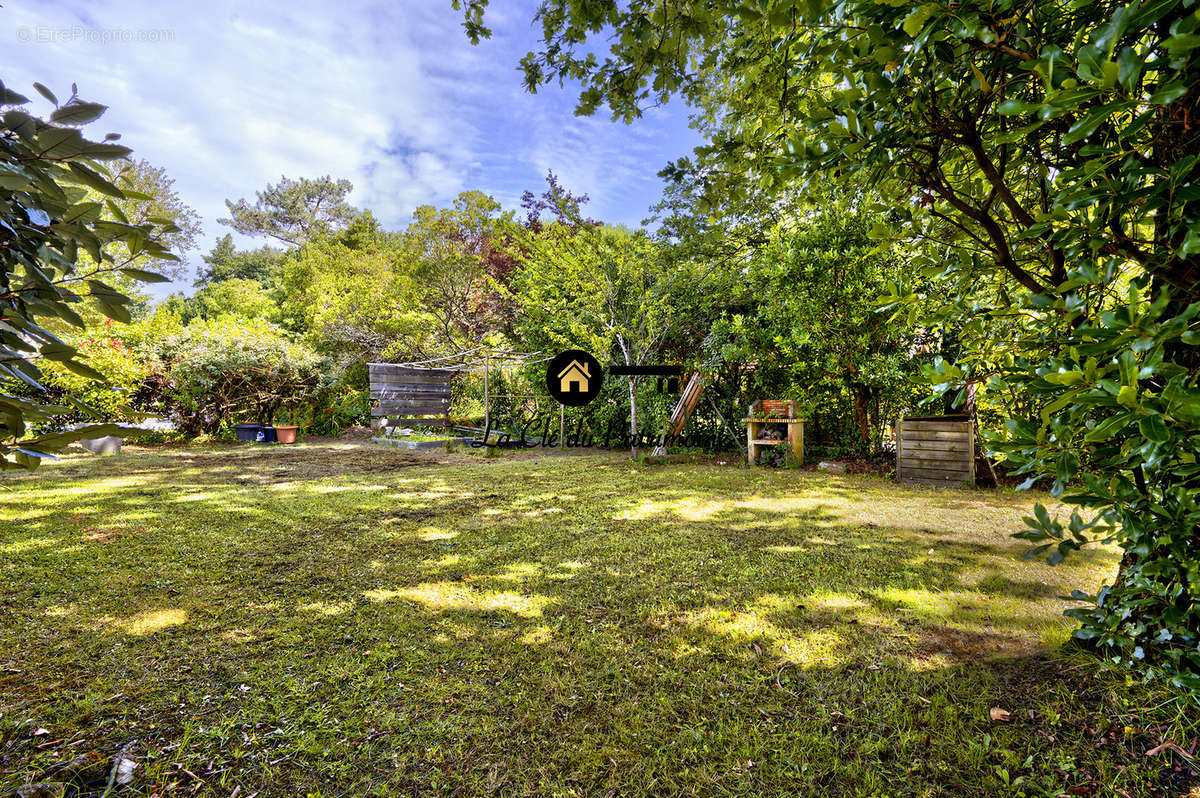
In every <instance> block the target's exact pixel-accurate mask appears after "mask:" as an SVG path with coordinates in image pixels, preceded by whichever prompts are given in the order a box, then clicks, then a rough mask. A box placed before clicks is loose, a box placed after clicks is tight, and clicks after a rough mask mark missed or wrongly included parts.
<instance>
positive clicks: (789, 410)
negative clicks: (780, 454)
mask: <svg viewBox="0 0 1200 798" xmlns="http://www.w3.org/2000/svg"><path fill="white" fill-rule="evenodd" d="M742 421H743V423H745V425H746V462H747V463H749V464H750V465H757V464H758V458H759V455H760V453H761V450H762V449H764V448H766V447H770V446H778V445H779V444H781V443H783V442H784V441H786V442H787V444H788V447H789V448H790V449H791V452H792V457H794V458H795V460H796V464H797V465H800V464H802V463H803V462H804V419H802V418H797V417H796V402H795V401H794V400H792V399H758V400H756V401H755V402H754V403H753V404H751V405H750V410H749V412H748V414H747V417H746V418H744V419H742ZM773 424H786V425H787V437H786V438H784V439H783V440H774V439H772V438H765V437H763V433H764V431H765V430H766V428H767V427H769V426H771V425H773Z"/></svg>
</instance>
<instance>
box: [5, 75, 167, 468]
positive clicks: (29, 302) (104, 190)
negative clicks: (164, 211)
mask: <svg viewBox="0 0 1200 798" xmlns="http://www.w3.org/2000/svg"><path fill="white" fill-rule="evenodd" d="M34 88H35V89H37V91H38V92H39V93H40V94H41V95H42V96H43V97H45V98H46V99H47V100H49V101H50V102H51V103H53V104H54V106H55V110H54V111H52V112H51V114H50V117H49V119H48V120H43V119H40V118H38V117H35V116H33V115H31V114H30V113H28V112H27V111H26V110H24V109H23V108H22V106H24V105H26V104H27V103H28V102H29V100H28V98H27V97H25V96H23V95H21V94H18V93H17V92H15V91H13V90H11V89H9V88H7V87H5V86H3V84H0V107H4V108H5V109H6V110H5V111H4V112H3V114H2V115H0V468H9V467H11V466H13V465H17V466H23V467H26V468H33V467H36V466H37V464H38V463H39V462H40V461H41V459H42V458H45V457H48V456H52V453H53V452H56V451H59V450H60V449H62V448H63V447H64V446H66V445H67V444H68V443H69V442H71V441H73V440H78V439H79V438H82V437H87V436H89V435H96V434H105V429H106V428H105V427H103V426H101V427H96V426H92V427H83V428H79V429H76V430H74V431H71V432H63V433H51V434H41V435H38V434H31V431H30V425H31V424H45V423H49V422H51V421H52V420H53V417H54V416H55V414H57V413H59V412H61V411H62V410H63V408H62V407H59V406H53V405H47V404H45V403H43V402H40V401H38V400H37V399H28V398H23V397H21V396H18V395H17V393H16V391H15V389H14V386H15V385H16V384H22V385H24V386H26V387H28V388H32V389H33V390H34V391H36V392H38V393H43V392H44V391H45V386H43V385H42V384H41V382H40V380H41V378H42V372H41V369H40V368H39V366H38V362H39V361H41V360H43V359H46V360H52V361H57V362H58V363H59V364H61V365H62V366H63V367H64V368H66V369H68V370H70V371H71V372H73V373H75V374H79V375H80V376H82V377H84V378H86V379H89V380H97V381H100V380H103V379H104V375H102V374H101V373H100V372H98V371H96V370H95V369H94V368H92V367H91V366H89V365H87V364H86V363H84V362H83V361H82V359H81V358H80V353H79V350H78V349H76V348H75V347H74V346H71V345H69V344H67V343H66V342H64V340H63V339H62V338H61V337H60V336H59V335H57V334H56V333H55V332H52V331H51V329H50V327H49V324H50V323H51V322H52V321H61V322H65V323H66V324H69V325H73V326H75V327H77V328H82V327H84V320H83V318H82V317H81V315H80V313H79V310H80V309H82V307H81V306H82V304H83V303H84V302H85V301H87V302H90V303H92V304H94V305H95V306H96V307H97V308H98V309H99V310H100V311H101V312H102V313H103V314H104V315H105V316H107V317H108V318H111V319H114V320H117V321H124V322H127V321H129V319H130V313H129V306H130V300H129V298H128V297H126V296H125V295H124V294H122V293H121V292H119V291H118V290H116V289H115V288H114V287H113V285H112V283H113V278H114V277H117V276H121V275H124V276H126V277H130V278H135V279H137V280H142V281H160V280H164V279H165V278H163V277H162V276H161V275H158V274H157V273H154V272H150V271H147V270H145V269H142V268H140V267H139V264H141V262H142V260H143V259H145V258H149V259H152V260H154V261H156V262H157V261H177V260H178V258H177V257H176V256H174V255H172V254H171V253H170V251H169V250H168V248H167V244H166V243H165V242H164V240H163V239H162V236H164V235H170V234H173V233H176V232H178V230H179V228H178V227H177V226H176V225H174V224H173V223H171V222H170V221H168V220H157V219H150V220H148V221H147V222H146V223H143V224H135V223H132V222H129V221H122V220H120V214H115V215H116V216H117V217H118V218H117V220H109V219H103V218H101V215H102V213H104V211H105V210H106V206H107V205H109V204H110V203H109V202H108V200H111V201H114V202H120V201H125V200H127V199H129V198H131V197H133V198H134V199H137V198H138V196H139V195H138V193H136V192H135V191H134V190H126V189H123V188H122V187H120V186H119V185H118V184H117V183H116V182H114V180H113V178H112V175H111V173H110V171H109V170H108V168H107V167H106V165H105V164H107V163H110V162H112V161H117V160H120V159H123V158H125V157H126V156H127V155H129V153H130V152H131V151H130V149H129V148H128V147H125V146H122V145H120V144H114V143H112V142H113V140H114V139H116V138H117V136H116V135H115V134H109V135H108V136H106V137H105V140H104V141H102V142H96V141H91V140H88V139H85V138H84V136H83V133H82V132H81V131H80V130H79V127H80V126H82V125H85V124H87V123H89V122H93V121H95V120H96V119H98V118H99V117H100V116H101V115H102V114H103V113H104V111H105V109H106V106H103V105H100V104H98V103H92V102H86V101H83V100H81V99H79V97H78V96H77V93H76V91H75V88H74V87H72V91H71V96H70V97H69V98H68V99H67V100H66V102H63V103H61V104H60V103H59V102H58V99H57V97H56V96H55V95H54V94H53V92H51V91H50V90H49V89H48V88H46V87H45V86H43V85H41V84H34ZM91 192H96V193H99V194H101V195H103V196H104V197H105V198H106V202H105V203H104V204H101V203H100V202H98V201H95V200H93V199H92V194H91ZM108 210H109V211H110V212H111V208H108ZM64 399H65V401H67V402H69V403H72V404H74V403H76V402H77V398H76V397H74V396H72V395H70V394H67V395H66V396H65V397H64Z"/></svg>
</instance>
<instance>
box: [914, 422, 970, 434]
mask: <svg viewBox="0 0 1200 798" xmlns="http://www.w3.org/2000/svg"><path fill="white" fill-rule="evenodd" d="M970 427H971V425H970V423H969V422H965V421H905V422H904V423H903V425H902V426H901V428H900V431H901V432H961V433H962V434H964V435H966V434H967V430H969V429H970Z"/></svg>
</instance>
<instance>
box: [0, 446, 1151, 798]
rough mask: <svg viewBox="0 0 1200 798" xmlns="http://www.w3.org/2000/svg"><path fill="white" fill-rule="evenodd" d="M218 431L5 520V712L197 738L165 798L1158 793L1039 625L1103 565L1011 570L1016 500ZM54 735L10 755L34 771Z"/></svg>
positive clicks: (161, 780) (97, 734) (76, 481)
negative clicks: (225, 442) (454, 458)
mask: <svg viewBox="0 0 1200 798" xmlns="http://www.w3.org/2000/svg"><path fill="white" fill-rule="evenodd" d="M285 451H286V450H285ZM243 452H244V450H243ZM291 452H295V454H293V453H291ZM226 454H227V453H225V452H218V453H203V454H189V453H186V452H174V453H171V454H170V455H169V456H155V457H153V458H150V459H147V460H146V461H145V462H142V461H141V460H139V459H134V458H130V461H129V462H128V463H124V464H116V463H113V462H111V461H110V462H109V463H103V464H82V465H79V466H74V465H72V467H73V468H75V467H77V468H79V471H78V473H74V474H72V475H71V477H70V479H66V478H63V477H62V476H61V475H58V474H55V473H54V472H53V471H50V472H47V478H46V480H45V481H44V482H43V483H38V489H37V490H33V489H32V486H33V484H34V483H30V482H24V483H21V484H19V485H18V486H17V490H18V491H24V492H23V493H22V496H21V500H22V501H23V502H25V505H24V507H23V509H24V511H25V520H24V521H23V522H21V523H20V524H19V525H16V524H14V525H11V526H10V527H8V528H7V529H3V530H2V531H0V551H3V552H4V558H5V560H4V562H5V565H4V569H5V573H4V575H5V577H6V579H8V582H9V584H11V585H13V586H14V590H13V591H11V593H10V595H9V596H8V597H6V598H5V599H4V602H5V605H6V610H11V612H9V613H7V614H6V616H5V620H4V621H3V622H2V624H0V628H2V629H3V633H4V636H5V642H6V645H5V646H4V648H5V650H7V651H12V652H15V653H14V654H12V655H10V656H12V657H13V659H12V660H11V662H10V664H9V665H8V666H7V667H8V669H9V671H13V672H12V673H9V671H5V672H4V675H0V704H4V703H6V702H7V703H9V705H10V706H11V707H15V708H16V709H15V711H19V712H21V713H23V715H25V716H28V715H36V716H37V717H38V718H39V721H38V722H39V723H43V724H46V725H48V726H53V727H54V730H55V733H56V734H58V733H59V729H60V728H61V729H62V730H63V731H62V733H63V734H79V735H85V736H87V737H88V739H89V740H92V741H93V742H94V741H97V740H109V741H110V742H112V743H114V744H116V743H119V740H120V738H121V737H122V735H124V736H129V735H133V734H134V733H135V732H136V734H137V735H139V736H140V739H144V740H150V741H152V742H151V743H150V746H151V748H152V750H161V749H166V748H167V746H177V747H176V748H172V749H170V750H171V751H172V753H171V754H170V756H163V757H160V758H157V759H154V760H152V761H148V762H147V764H146V767H145V776H144V778H145V779H146V783H147V784H150V783H153V784H155V785H157V786H158V787H159V788H162V789H163V790H164V791H166V792H170V791H171V790H173V789H178V790H184V789H189V790H190V789H191V788H192V787H193V786H194V782H192V781H191V777H190V776H188V775H187V773H191V774H194V776H195V777H196V778H199V779H206V781H205V783H206V784H207V783H208V781H207V780H213V782H214V783H218V781H220V783H222V784H224V785H225V791H226V792H228V791H229V790H231V789H232V785H234V784H238V785H245V787H244V788H243V792H250V791H253V790H260V791H262V794H263V795H290V794H297V793H300V794H303V793H306V792H312V791H315V792H322V791H327V792H335V793H336V792H341V793H346V792H349V793H353V794H371V793H372V791H378V792H379V794H395V792H396V791H414V792H419V791H433V792H437V791H439V790H446V791H452V790H458V791H460V792H463V793H467V794H479V793H486V792H489V791H491V792H501V793H517V794H544V793H547V792H559V793H563V794H572V793H576V794H605V793H614V794H680V795H683V794H711V793H735V794H764V793H768V794H769V793H786V792H792V793H801V794H803V793H808V794H821V793H824V792H828V793H829V794H864V795H869V794H896V785H898V784H901V785H905V786H904V787H903V790H904V791H905V793H904V794H927V793H930V792H932V793H935V794H952V795H959V794H962V795H968V794H971V795H984V794H995V793H997V792H999V791H1002V790H1004V789H1005V788H1006V782H1005V779H1007V781H1008V783H1011V781H1012V780H1013V779H1015V778H1021V779H1026V780H1028V781H1029V783H1030V784H1031V785H1033V787H1031V791H1033V792H1035V793H1036V792H1037V790H1040V789H1043V788H1044V790H1045V791H1046V792H1047V793H1048V794H1054V792H1053V791H1054V790H1059V789H1061V788H1063V787H1064V786H1071V785H1072V784H1073V782H1072V781H1071V780H1072V779H1075V781H1076V782H1079V783H1084V782H1085V781H1086V779H1084V778H1083V777H1082V776H1079V777H1078V778H1077V777H1076V776H1078V774H1080V773H1081V772H1082V771H1084V770H1086V774H1087V776H1086V777H1087V779H1100V778H1108V777H1111V779H1115V781H1114V782H1113V783H1121V784H1126V785H1129V787H1130V789H1131V791H1132V792H1134V793H1135V794H1152V793H1146V792H1142V793H1138V790H1141V789H1142V788H1143V787H1144V786H1145V784H1146V783H1150V782H1147V779H1150V778H1151V775H1152V774H1149V771H1148V770H1147V765H1146V764H1145V763H1144V762H1143V759H1144V758H1142V759H1136V760H1135V759H1134V758H1132V756H1131V755H1130V754H1129V750H1130V749H1129V741H1128V740H1126V739H1124V737H1122V739H1121V740H1120V741H1117V740H1116V738H1115V737H1114V738H1112V739H1110V738H1109V737H1108V736H1107V735H1108V731H1105V732H1104V735H1105V736H1102V737H1101V738H1099V739H1098V738H1097V734H1100V732H1099V730H1097V729H1096V728H1095V721H1094V719H1093V718H1094V717H1100V716H1104V715H1106V713H1107V715H1109V716H1112V717H1116V715H1115V714H1114V713H1117V712H1118V711H1126V710H1124V709H1122V708H1120V707H1118V706H1117V705H1116V704H1115V703H1111V702H1113V701H1114V700H1115V699H1114V696H1113V695H1112V694H1111V693H1109V692H1106V691H1104V690H1103V689H1102V688H1101V687H1098V686H1097V684H1098V683H1097V682H1096V680H1095V676H1094V674H1090V673H1085V672H1081V671H1078V670H1064V669H1066V668H1070V667H1077V666H1067V665H1064V663H1063V662H1062V661H1060V660H1056V659H1053V658H1050V657H1049V650H1048V649H1047V647H1046V644H1045V640H1044V638H1043V633H1044V629H1045V627H1053V628H1057V629H1059V630H1060V631H1061V630H1062V629H1063V628H1064V627H1063V622H1062V621H1061V619H1060V613H1061V610H1062V608H1063V606H1064V605H1063V604H1062V602H1059V601H1058V600H1057V599H1056V598H1055V597H1056V596H1058V595H1060V594H1061V593H1064V592H1066V589H1068V588H1067V585H1068V584H1069V585H1070V586H1072V587H1074V586H1083V587H1085V588H1086V587H1090V586H1092V585H1093V584H1094V583H1096V582H1097V581H1098V580H1101V579H1103V578H1104V576H1105V574H1106V572H1107V570H1108V569H1109V568H1111V565H1112V563H1111V559H1107V560H1106V559H1105V556H1104V555H1103V554H1099V555H1094V556H1092V557H1090V558H1086V559H1080V560H1079V561H1077V562H1076V564H1074V565H1071V566H1068V567H1066V568H1061V569H1058V570H1056V571H1051V570H1050V569H1048V568H1046V567H1045V566H1042V565H1039V564H1037V563H1027V562H1022V561H1021V560H1020V559H1019V558H1018V555H1019V552H1020V550H1021V547H1020V545H1019V544H1017V543H1016V542H1015V541H1012V540H1011V539H1010V538H1008V536H1007V535H1008V533H1010V532H1011V531H1015V529H1017V528H1019V526H1020V520H1019V519H1020V515H1021V514H1022V513H1024V512H1026V510H1025V509H1024V507H1023V505H1022V504H1021V502H1020V501H1016V500H1014V501H1011V502H1009V501H1005V500H1002V499H997V498H996V497H994V496H983V497H980V499H979V501H975V500H973V499H972V498H958V497H954V498H949V499H948V498H946V497H944V496H938V495H936V494H928V493H925V492H920V491H899V492H895V493H893V490H892V489H891V488H890V487H889V486H886V485H880V484H876V483H872V482H871V481H869V480H860V481H853V482H852V481H841V480H828V479H822V478H819V477H818V478H812V477H809V476H806V475H800V474H796V473H795V472H777V473H771V472H763V471H749V470H743V469H715V468H706V467H702V466H688V467H680V468H676V469H670V470H668V469H654V470H649V469H637V468H633V467H631V466H629V465H628V464H627V463H623V462H621V461H619V460H616V459H615V458H595V459H594V460H585V461H578V462H576V461H562V460H558V461H555V460H550V459H547V460H544V461H543V460H538V461H530V462H526V463H520V464H518V463H513V462H504V461H501V462H499V463H491V462H484V461H481V462H476V463H471V462H467V463H461V464H441V465H438V464H436V463H431V462H430V461H429V460H428V459H423V458H421V457H416V458H414V457H412V456H396V455H397V454H398V453H395V452H394V451H393V450H386V451H385V452H376V451H372V452H367V453H363V452H351V453H350V454H349V455H346V454H345V453H344V452H341V451H340V450H320V449H318V450H316V451H311V450H310V451H308V452H305V451H304V450H291V451H290V452H289V453H288V454H287V455H286V456H276V455H275V454H271V455H270V456H269V457H268V456H267V455H266V454H263V453H259V452H251V453H248V454H247V453H240V452H239V453H236V458H237V459H236V460H235V461H234V462H229V460H230V458H232V457H234V455H233V454H230V455H229V456H228V457H227V456H226ZM281 458H282V459H281ZM356 458H358V459H356ZM372 458H375V459H372ZM413 466H420V468H414V467H413ZM287 469H292V471H290V472H288V473H282V472H283V471H285V470H287ZM73 488H82V490H81V491H80V492H78V493H71V492H69V491H70V490H72V489H73ZM968 496H969V495H968ZM947 503H949V504H950V505H952V507H951V508H950V510H949V511H947V510H946V506H945V505H947ZM9 506H12V505H9ZM98 536H99V537H98ZM0 665H3V663H0ZM1089 685H1090V686H1089ZM114 696H115V697H114ZM1128 699H1129V696H1128V695H1122V696H1121V700H1122V701H1128ZM1106 702H1108V703H1106ZM996 705H1001V706H1006V707H1008V708H1010V709H1012V710H1013V711H1014V712H1016V711H1017V710H1023V711H1026V714H1025V715H1024V716H1023V717H1022V716H1018V718H1017V720H1016V721H1015V722H1012V723H1009V724H1006V725H1001V726H997V725H996V724H994V723H993V722H992V721H990V720H989V719H988V709H989V708H990V707H991V706H996ZM1122 706H1123V705H1122ZM1030 711H1032V713H1033V714H1029V712H1030ZM1064 717H1065V718H1069V719H1072V722H1075V719H1086V723H1092V724H1093V726H1092V727H1091V728H1092V729H1093V733H1092V734H1090V735H1089V734H1088V733H1087V732H1086V731H1084V730H1083V729H1082V728H1076V727H1075V726H1069V727H1064V726H1063V718H1064ZM1051 718H1057V720H1055V721H1054V722H1053V723H1051V722H1050V720H1048V719H1051ZM1079 723H1085V720H1079ZM1086 723H1085V725H1086ZM1123 725H1124V722H1122V725H1121V728H1122V729H1123ZM1039 729H1040V730H1041V731H1042V732H1044V733H1045V735H1047V736H1048V737H1052V738H1053V740H1051V741H1049V742H1047V739H1046V737H1043V736H1041V735H1040V734H1039V732H1038V730H1039ZM1122 734H1124V732H1122ZM1098 742H1099V743H1100V745H1099V746H1098V747H1097V745H1096V744H1097V743H1098ZM36 744H37V740H36V739H30V741H29V743H28V744H26V743H22V744H20V745H19V746H18V747H17V748H16V749H14V750H15V752H16V753H15V754H14V759H13V760H12V761H10V762H6V763H4V764H3V765H0V767H2V768H3V769H4V770H5V771H8V772H9V773H19V774H20V775H21V776H22V777H23V776H26V775H30V774H34V773H36V772H37V771H38V769H39V768H41V767H42V766H43V764H44V763H45V762H46V761H47V760H48V759H49V758H50V757H51V756H52V755H54V754H55V751H54V749H50V750H49V751H44V752H43V751H41V750H40V749H38V748H37V747H36ZM156 747H157V748H156ZM1029 757H1032V759H1029V761H1028V762H1027V759H1028V758H1029ZM1067 761H1071V762H1073V763H1075V764H1073V765H1072V768H1071V769H1070V770H1069V771H1064V769H1063V765H1064V762H1067ZM175 762H180V763H181V764H180V765H178V766H176V765H174V764H173V763H175ZM997 768H999V770H998V769H997ZM1001 771H1003V772H1004V773H1006V774H1007V775H1006V776H1002V775H1001ZM1063 773H1070V774H1076V775H1071V776H1064V775H1061V774H1063ZM5 778H6V779H8V780H11V779H10V778H9V776H6V777H5ZM13 778H15V777H13ZM3 783H8V782H7V781H5V782H3ZM1100 783H1105V782H1100ZM172 784H174V785H175V787H170V786H169V785H172ZM1135 786H1136V789H1133V787H1135ZM1034 787H1036V788H1037V789H1033V788H1034ZM198 789H199V788H198Z"/></svg>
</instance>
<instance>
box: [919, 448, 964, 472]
mask: <svg viewBox="0 0 1200 798" xmlns="http://www.w3.org/2000/svg"><path fill="white" fill-rule="evenodd" d="M910 468H926V469H929V468H932V469H937V470H941V471H970V470H971V464H970V463H968V462H967V461H966V460H917V459H914V458H912V457H909V455H908V453H907V452H906V453H905V455H904V470H905V471H908V469H910Z"/></svg>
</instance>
